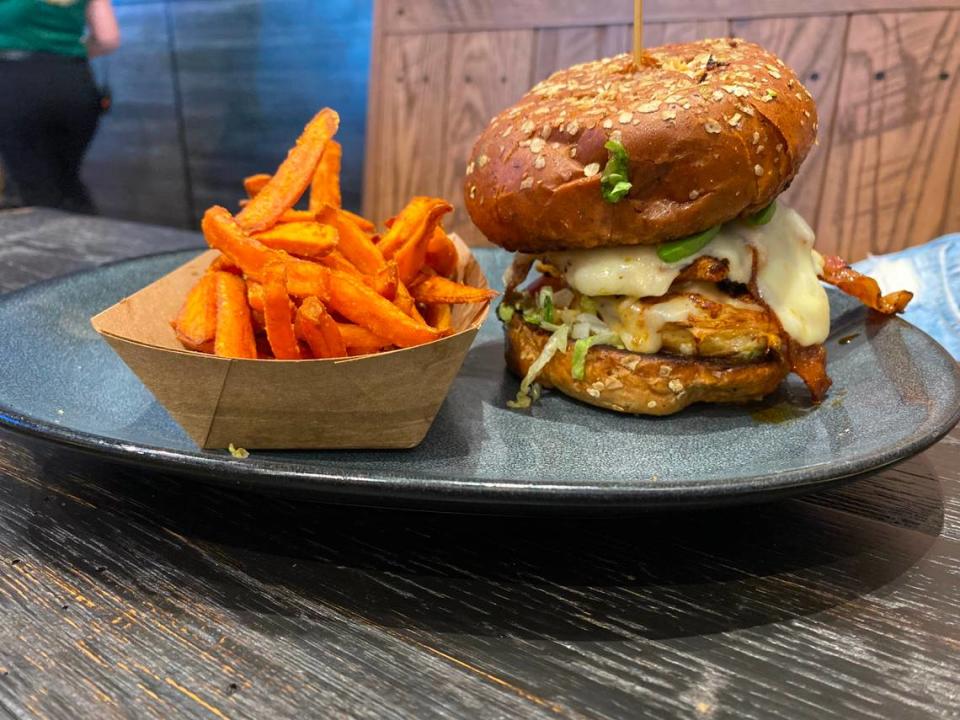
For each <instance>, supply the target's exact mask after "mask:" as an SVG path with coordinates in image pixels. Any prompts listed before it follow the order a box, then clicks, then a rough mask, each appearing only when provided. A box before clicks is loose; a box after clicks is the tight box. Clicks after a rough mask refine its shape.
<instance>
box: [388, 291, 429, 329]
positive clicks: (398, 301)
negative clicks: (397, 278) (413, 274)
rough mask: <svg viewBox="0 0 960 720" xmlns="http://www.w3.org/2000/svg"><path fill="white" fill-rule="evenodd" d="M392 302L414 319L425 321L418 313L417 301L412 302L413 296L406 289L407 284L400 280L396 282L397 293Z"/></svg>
mask: <svg viewBox="0 0 960 720" xmlns="http://www.w3.org/2000/svg"><path fill="white" fill-rule="evenodd" d="M393 304H394V305H396V306H397V307H398V308H400V309H401V310H403V311H404V312H405V313H406V314H407V315H409V316H410V317H412V318H413V319H414V320H416V321H418V322H422V323H426V322H427V321H426V320H424V319H423V315H421V314H420V311H419V310H417V303H416V302H414V299H413V296H412V295H411V294H410V291H409V290H407V286H406V285H404V284H403V283H402V282H398V283H397V295H396V297H395V298H394V299H393Z"/></svg>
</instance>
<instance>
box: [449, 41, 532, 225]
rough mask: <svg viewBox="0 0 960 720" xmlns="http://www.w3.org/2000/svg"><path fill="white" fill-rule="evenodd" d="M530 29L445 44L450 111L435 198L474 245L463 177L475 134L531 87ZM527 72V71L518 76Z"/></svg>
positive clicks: (450, 223) (451, 222)
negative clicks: (449, 207) (447, 205)
mask: <svg viewBox="0 0 960 720" xmlns="http://www.w3.org/2000/svg"><path fill="white" fill-rule="evenodd" d="M533 40H534V37H533V31H532V30H517V31H505V32H488V33H470V34H467V35H459V34H457V35H453V36H452V37H451V43H450V61H449V68H450V75H449V78H448V82H447V102H446V107H447V108H448V109H449V112H448V113H447V115H446V117H445V118H444V128H445V131H444V135H443V144H442V146H441V147H442V154H441V156H440V157H442V158H444V159H445V161H443V162H441V169H442V173H443V174H442V178H443V179H442V183H441V186H440V190H439V194H440V196H441V197H446V198H449V199H450V200H451V201H452V202H453V203H454V207H455V210H454V213H453V216H452V217H450V218H448V219H447V221H446V222H445V223H444V225H445V227H446V228H447V229H448V230H452V231H455V232H458V233H460V234H461V235H462V236H463V237H464V238H465V239H467V240H468V241H470V242H473V243H482V242H484V240H483V236H482V235H480V233H479V232H478V231H477V230H476V228H474V227H473V223H471V222H470V218H469V216H468V215H467V213H466V211H465V210H464V209H463V201H462V195H463V177H464V173H465V171H466V167H467V158H468V157H469V155H470V150H471V149H472V147H473V143H474V141H475V140H476V139H477V135H479V134H480V132H481V131H482V130H483V128H485V127H486V126H487V123H488V122H489V121H490V118H492V117H493V116H494V115H496V114H497V113H498V112H500V111H501V110H502V109H503V108H505V107H507V106H508V105H512V104H513V103H515V102H516V101H517V100H518V99H519V98H520V96H521V95H523V93H525V92H526V91H527V90H528V89H529V88H530V74H529V68H531V67H532V65H533ZM522 68H526V69H527V70H528V71H527V72H526V73H524V72H518V69H522Z"/></svg>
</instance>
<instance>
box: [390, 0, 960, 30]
mask: <svg viewBox="0 0 960 720" xmlns="http://www.w3.org/2000/svg"><path fill="white" fill-rule="evenodd" d="M380 3H381V4H382V5H383V6H384V30H385V31H386V32H388V33H404V32H405V33H411V34H420V33H427V32H454V31H458V32H472V31H478V30H507V29H513V28H529V27H568V26H584V25H626V24H630V23H632V22H633V4H632V3H630V2H620V1H619V0H597V1H595V2H583V0H522V2H510V3H507V2H501V1H500V0H380ZM958 7H960V0H807V2H794V1H793V0H684V2H677V0H646V2H644V4H643V15H644V19H645V21H646V22H648V23H650V22H654V23H655V22H676V21H694V22H696V21H700V20H725V19H729V18H755V17H782V16H787V15H845V14H847V13H856V12H883V11H897V10H927V9H956V8H958Z"/></svg>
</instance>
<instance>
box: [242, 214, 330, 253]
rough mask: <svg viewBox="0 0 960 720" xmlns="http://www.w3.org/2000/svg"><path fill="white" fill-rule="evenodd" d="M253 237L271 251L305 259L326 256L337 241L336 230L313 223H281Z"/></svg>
mask: <svg viewBox="0 0 960 720" xmlns="http://www.w3.org/2000/svg"><path fill="white" fill-rule="evenodd" d="M253 237H254V238H255V239H257V240H259V241H260V242H262V243H263V244H264V245H266V246H267V247H268V248H271V249H272V250H283V251H285V252H288V253H290V254H291V255H296V256H298V257H305V258H313V257H320V256H322V255H326V254H327V253H329V252H330V251H331V250H333V249H334V248H335V247H337V243H338V241H339V240H338V235H337V230H336V228H333V227H331V226H329V225H320V224H318V223H315V222H290V223H281V224H278V225H274V226H273V227H272V228H270V229H269V230H264V231H263V232H260V233H255V234H254V236H253Z"/></svg>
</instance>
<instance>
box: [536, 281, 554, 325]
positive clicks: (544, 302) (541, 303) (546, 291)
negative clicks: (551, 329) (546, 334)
mask: <svg viewBox="0 0 960 720" xmlns="http://www.w3.org/2000/svg"><path fill="white" fill-rule="evenodd" d="M537 307H539V308H540V310H541V312H542V317H543V319H544V320H546V321H547V322H548V323H552V322H553V288H552V287H550V286H549V285H544V286H543V287H542V288H540V292H539V293H538V294H537Z"/></svg>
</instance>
